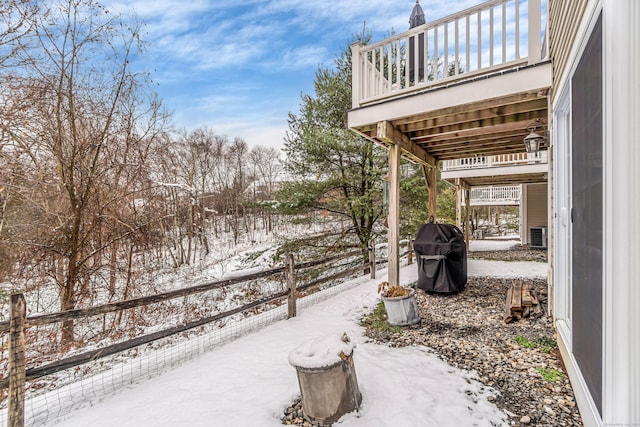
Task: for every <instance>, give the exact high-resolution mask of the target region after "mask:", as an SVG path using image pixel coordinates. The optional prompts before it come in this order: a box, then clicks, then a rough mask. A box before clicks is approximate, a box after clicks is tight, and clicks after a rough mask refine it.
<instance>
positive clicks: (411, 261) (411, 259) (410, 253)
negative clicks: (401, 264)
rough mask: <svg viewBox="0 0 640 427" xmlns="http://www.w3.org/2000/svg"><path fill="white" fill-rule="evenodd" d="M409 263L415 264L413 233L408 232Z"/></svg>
mask: <svg viewBox="0 0 640 427" xmlns="http://www.w3.org/2000/svg"><path fill="white" fill-rule="evenodd" d="M407 250H408V251H409V253H408V254H407V264H409V265H411V264H413V241H412V240H411V233H409V234H407Z"/></svg>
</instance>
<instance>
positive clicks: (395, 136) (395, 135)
mask: <svg viewBox="0 0 640 427" xmlns="http://www.w3.org/2000/svg"><path fill="white" fill-rule="evenodd" d="M376 139H378V140H379V141H382V142H384V143H385V144H388V145H398V146H399V147H400V149H401V150H402V154H404V155H406V156H408V157H409V158H411V159H413V160H414V161H417V162H419V163H420V164H424V165H426V166H429V167H431V168H434V167H436V166H437V164H438V160H436V159H435V158H434V157H433V156H432V155H431V154H429V153H428V152H426V151H425V150H424V149H422V148H421V147H419V146H418V145H416V144H414V143H413V142H412V141H411V140H410V139H409V138H408V137H407V136H406V135H405V134H403V133H402V132H400V131H399V130H398V129H396V128H395V127H394V126H393V125H392V124H391V123H390V122H388V121H382V122H379V123H378V126H377V132H376Z"/></svg>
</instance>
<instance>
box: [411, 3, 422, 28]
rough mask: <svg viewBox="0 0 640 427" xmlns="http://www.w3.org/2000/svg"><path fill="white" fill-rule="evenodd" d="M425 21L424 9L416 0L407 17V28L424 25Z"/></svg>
mask: <svg viewBox="0 0 640 427" xmlns="http://www.w3.org/2000/svg"><path fill="white" fill-rule="evenodd" d="M425 23H426V20H425V17H424V11H423V10H422V6H420V0H416V5H415V6H413V10H412V11H411V17H409V29H411V28H414V27H418V26H420V25H424V24H425Z"/></svg>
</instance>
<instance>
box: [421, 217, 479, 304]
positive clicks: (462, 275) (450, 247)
mask: <svg viewBox="0 0 640 427" xmlns="http://www.w3.org/2000/svg"><path fill="white" fill-rule="evenodd" d="M413 250H414V252H415V253H416V260H417V264H418V285H417V286H418V288H420V289H422V290H424V291H426V292H438V293H454V292H460V291H462V290H463V289H464V286H465V285H466V284H467V247H466V245H465V242H464V235H463V234H462V231H460V229H459V228H458V227H456V226H455V225H452V224H437V223H428V224H423V225H421V226H420V228H419V229H418V233H417V234H416V238H415V240H414V242H413Z"/></svg>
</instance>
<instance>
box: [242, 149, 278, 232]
mask: <svg viewBox="0 0 640 427" xmlns="http://www.w3.org/2000/svg"><path fill="white" fill-rule="evenodd" d="M249 162H250V164H251V166H252V167H253V168H254V169H255V171H256V172H255V173H254V179H255V183H254V188H255V189H256V191H255V194H254V195H253V196H254V199H255V200H254V201H255V202H256V203H257V204H259V205H260V206H261V207H262V213H263V215H264V218H265V223H266V224H265V225H266V229H267V231H268V232H271V231H272V213H271V208H270V206H269V203H270V202H271V201H272V199H273V196H274V192H275V191H276V187H275V186H276V184H277V182H278V180H279V179H280V176H281V175H282V163H281V161H280V153H279V152H278V150H277V149H275V148H273V147H268V148H267V147H263V146H260V145H258V146H256V147H254V148H253V149H252V150H251V152H250V153H249Z"/></svg>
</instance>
